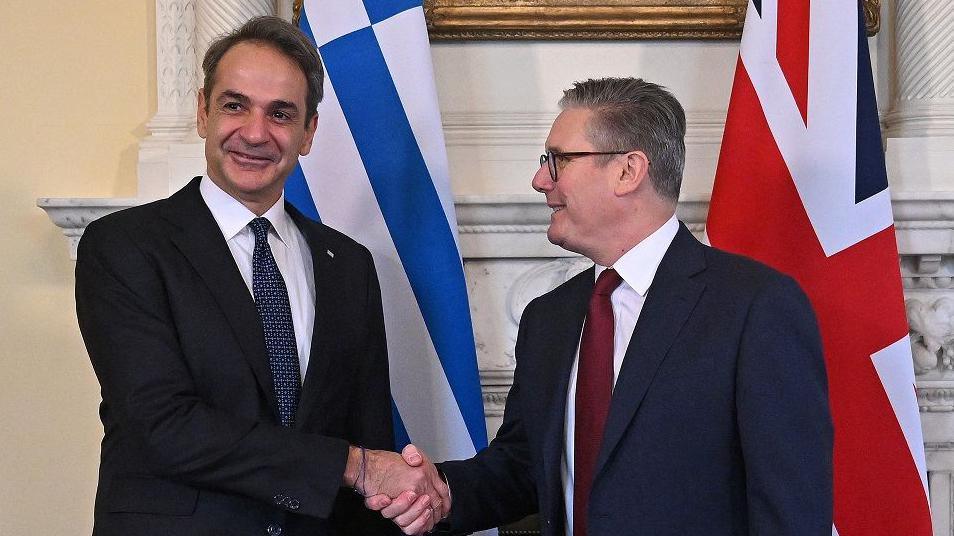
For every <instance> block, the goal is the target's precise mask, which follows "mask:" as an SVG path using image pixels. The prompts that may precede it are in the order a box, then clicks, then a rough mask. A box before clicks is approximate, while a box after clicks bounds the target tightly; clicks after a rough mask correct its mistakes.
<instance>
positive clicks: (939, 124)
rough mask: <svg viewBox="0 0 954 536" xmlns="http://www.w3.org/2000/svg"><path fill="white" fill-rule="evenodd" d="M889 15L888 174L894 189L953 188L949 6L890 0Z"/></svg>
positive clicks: (953, 52)
mask: <svg viewBox="0 0 954 536" xmlns="http://www.w3.org/2000/svg"><path fill="white" fill-rule="evenodd" d="M890 15H891V16H892V18H893V23H894V24H893V26H894V27H893V30H894V31H893V37H894V41H893V43H892V45H893V47H892V48H893V53H892V54H891V59H892V64H893V65H892V69H891V71H892V80H891V86H892V87H891V88H892V96H891V107H890V109H889V111H888V113H887V114H886V115H885V118H884V121H885V127H886V129H885V134H886V137H887V147H886V149H887V152H886V157H887V164H888V176H889V177H891V178H892V180H893V184H892V186H893V188H894V189H895V191H939V190H951V189H954V4H952V3H951V2H949V1H948V0H894V2H892V5H891V9H890Z"/></svg>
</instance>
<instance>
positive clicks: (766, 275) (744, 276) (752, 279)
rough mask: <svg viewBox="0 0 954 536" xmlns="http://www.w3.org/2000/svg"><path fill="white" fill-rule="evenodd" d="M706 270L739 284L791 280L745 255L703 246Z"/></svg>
mask: <svg viewBox="0 0 954 536" xmlns="http://www.w3.org/2000/svg"><path fill="white" fill-rule="evenodd" d="M703 247H704V248H705V255H706V268H707V270H708V271H711V272H712V273H713V274H714V275H719V276H731V279H733V280H736V281H739V282H748V283H759V282H762V283H766V282H769V281H772V280H780V279H787V280H791V279H792V278H791V277H789V276H788V275H786V274H784V273H782V272H780V271H778V270H776V269H775V268H772V267H771V266H769V265H767V264H765V263H763V262H761V261H758V260H755V259H753V258H751V257H747V256H745V255H739V254H737V253H730V252H728V251H725V250H722V249H719V248H715V247H712V246H703Z"/></svg>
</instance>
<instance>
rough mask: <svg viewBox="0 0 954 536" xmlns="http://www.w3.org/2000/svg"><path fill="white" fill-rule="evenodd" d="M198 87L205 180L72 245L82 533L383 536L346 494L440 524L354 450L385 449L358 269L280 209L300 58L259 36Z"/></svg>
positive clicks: (385, 421) (381, 373)
mask: <svg viewBox="0 0 954 536" xmlns="http://www.w3.org/2000/svg"><path fill="white" fill-rule="evenodd" d="M203 70H204V72H205V86H204V88H203V89H202V90H201V91H200V92H199V99H198V109H197V121H198V132H199V134H200V135H201V136H202V137H203V138H205V140H206V144H205V148H206V159H207V164H208V168H207V169H208V172H207V175H206V176H203V177H197V178H196V179H195V180H193V181H192V182H191V183H189V185H188V186H186V187H185V188H183V189H182V190H180V191H179V192H177V193H176V194H174V195H172V196H171V197H169V198H168V199H165V200H162V201H157V202H154V203H149V204H147V205H143V206H140V207H136V208H132V209H129V210H124V211H121V212H119V213H116V214H112V215H110V216H106V217H104V218H102V219H100V220H98V221H95V222H93V223H91V224H90V225H89V227H88V228H87V230H86V233H85V235H84V237H83V239H82V241H81V242H80V246H79V253H78V260H77V266H76V303H77V316H78V318H79V324H80V328H81V330H82V333H83V338H84V340H85V342H86V346H87V349H88V351H89V355H90V359H91V361H92V364H93V367H94V369H95V372H96V375H97V377H98V378H99V381H100V384H101V387H102V397H103V403H102V405H101V408H100V414H101V418H102V421H103V425H104V428H105V437H104V438H103V444H102V456H101V465H100V474H99V486H98V490H97V494H96V506H95V527H94V529H93V530H94V533H96V534H101V535H114V534H115V535H124V536H128V535H136V536H142V535H164V536H165V535H171V534H174V535H211V534H223V535H224V534H228V535H238V534H264V535H271V536H277V535H279V534H284V535H298V534H308V535H322V534H325V535H330V534H384V533H388V532H390V531H393V530H394V527H393V525H391V524H390V523H385V522H384V521H383V520H381V519H380V516H377V515H372V514H371V513H369V512H367V511H366V510H365V509H364V507H363V506H362V505H361V502H360V497H358V495H357V494H355V493H354V492H353V491H352V490H350V489H348V487H353V488H355V489H356V490H359V491H361V492H367V493H385V494H390V495H397V493H398V492H399V491H401V490H405V489H416V490H418V491H419V492H421V493H425V494H426V493H427V492H428V491H430V497H431V498H433V499H434V501H432V502H429V504H428V507H431V508H434V507H436V508H440V507H441V505H440V502H439V501H440V499H439V497H440V494H439V493H437V492H436V490H433V489H432V488H428V487H427V486H426V484H425V478H426V477H427V476H428V474H429V473H426V472H424V471H421V470H420V469H411V468H408V467H407V466H406V465H404V467H401V465H403V461H401V458H400V456H399V455H398V454H395V453H387V452H383V451H371V450H366V449H365V447H367V448H368V449H372V448H373V449H390V448H392V447H393V432H392V425H391V422H392V421H391V403H390V397H389V393H390V391H389V383H388V361H387V347H386V343H385V334H384V325H383V318H382V310H381V295H380V289H379V287H378V281H377V276H376V274H375V270H374V264H373V261H372V258H371V255H370V253H369V252H368V250H367V249H365V248H364V247H362V246H360V245H359V244H357V243H356V242H354V241H353V240H351V239H349V238H348V237H346V236H344V235H343V234H341V233H338V232H336V231H334V230H332V229H330V228H328V227H326V226H324V225H321V224H318V223H316V222H313V221H310V220H308V219H306V218H304V217H303V216H302V215H301V214H300V213H299V212H297V211H296V210H295V209H294V208H292V207H291V206H290V205H286V204H285V203H284V198H283V193H282V192H283V187H284V183H285V180H286V178H287V176H288V174H289V173H290V172H291V170H292V169H293V168H294V167H295V165H296V162H297V158H298V156H299V155H305V154H307V153H308V152H309V150H310V149H311V144H312V139H313V137H314V134H315V129H316V126H317V121H318V119H317V114H316V106H317V104H318V102H319V101H320V99H321V89H322V77H323V71H322V68H321V63H320V60H319V59H318V54H317V51H316V50H315V48H314V45H312V44H311V43H310V42H309V41H308V40H307V38H305V37H304V35H303V34H301V32H300V31H298V29H297V28H295V27H294V26H292V25H290V24H289V23H287V22H285V21H282V20H280V19H277V18H272V17H263V18H259V19H254V20H252V21H250V22H249V23H247V24H246V25H244V26H243V27H242V28H240V29H238V30H236V31H235V32H233V33H232V34H230V35H227V36H225V37H223V38H221V39H219V40H217V41H216V42H214V43H213V44H212V45H211V47H210V48H209V51H208V53H207V54H206V56H205V60H204V62H203ZM356 445H361V447H358V446H356ZM383 460H391V461H394V462H400V463H399V464H390V465H389V466H388V470H387V471H381V470H379V467H380V462H382V461H383ZM412 471H415V472H412ZM445 508H446V506H445ZM438 511H440V510H438Z"/></svg>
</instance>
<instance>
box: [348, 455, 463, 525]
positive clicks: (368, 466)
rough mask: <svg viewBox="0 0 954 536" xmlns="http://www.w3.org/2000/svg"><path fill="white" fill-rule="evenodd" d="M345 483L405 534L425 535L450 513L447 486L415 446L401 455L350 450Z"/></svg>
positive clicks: (371, 507)
mask: <svg viewBox="0 0 954 536" xmlns="http://www.w3.org/2000/svg"><path fill="white" fill-rule="evenodd" d="M344 483H345V484H346V485H348V486H351V487H352V488H354V489H355V490H356V491H357V492H358V493H360V494H361V495H362V496H363V497H364V498H365V499H364V504H365V506H367V507H368V508H370V509H371V510H375V511H378V512H380V513H381V515H382V516H384V517H385V518H387V519H390V520H392V521H394V522H395V523H396V524H397V525H398V527H400V528H401V530H402V531H403V532H404V534H423V533H425V532H427V531H429V530H431V529H433V528H434V525H436V524H437V522H439V521H440V520H442V519H444V518H445V517H447V513H448V512H449V511H450V507H451V498H450V490H449V488H448V487H447V484H446V483H445V482H444V480H443V479H442V478H441V476H440V473H438V471H437V468H436V467H435V466H434V464H433V463H432V462H431V461H430V460H429V459H427V457H426V456H425V455H424V453H423V452H420V451H419V450H418V449H417V447H415V446H414V445H408V446H406V447H404V450H403V451H402V452H401V454H396V453H394V452H388V451H383V450H368V449H363V448H359V447H353V446H352V447H351V448H350V449H349V452H348V465H347V467H346V469H345V475H344Z"/></svg>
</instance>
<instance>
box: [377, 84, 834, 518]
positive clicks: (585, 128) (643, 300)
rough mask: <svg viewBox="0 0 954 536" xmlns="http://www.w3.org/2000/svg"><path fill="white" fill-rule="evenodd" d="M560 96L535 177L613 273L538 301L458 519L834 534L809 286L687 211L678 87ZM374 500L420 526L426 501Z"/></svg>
mask: <svg viewBox="0 0 954 536" xmlns="http://www.w3.org/2000/svg"><path fill="white" fill-rule="evenodd" d="M560 104H561V108H562V109H563V112H562V113H561V114H560V115H559V117H557V119H556V121H555V122H554V124H553V127H552V129H551V130H550V135H549V137H548V138H547V143H546V149H547V152H546V154H545V155H543V156H542V157H541V160H540V164H541V165H540V169H539V170H538V171H537V173H536V175H535V176H534V178H533V187H534V188H535V189H536V190H537V191H539V192H541V193H543V194H544V195H545V196H546V201H547V205H548V206H549V207H551V208H552V209H553V214H552V216H551V220H550V227H549V230H548V233H547V234H548V238H549V239H550V241H551V242H553V243H554V244H558V245H560V246H562V247H564V248H565V249H568V250H570V251H574V252H577V253H581V254H583V255H585V256H586V257H589V258H590V259H592V260H593V261H594V263H595V264H596V266H595V267H594V268H590V269H588V270H586V271H584V272H583V273H581V274H579V275H577V276H576V277H573V278H571V279H570V280H569V281H567V282H566V283H564V284H562V285H560V286H559V287H557V288H556V289H554V290H553V291H551V292H549V293H547V294H545V295H543V296H541V297H539V298H537V299H535V300H533V301H532V302H531V303H530V304H529V305H528V306H527V308H526V310H525V311H524V314H523V317H522V318H521V321H520V329H519V334H518V337H517V344H516V358H517V366H516V371H515V373H514V383H513V387H512V389H511V391H510V395H509V397H508V399H507V407H506V411H505V413H504V419H503V424H502V426H501V428H500V431H499V433H498V434H497V437H496V439H494V440H493V442H492V443H491V444H490V446H488V447H487V448H486V449H485V450H483V451H482V452H480V453H478V454H477V456H476V457H474V458H472V459H470V460H465V461H452V462H446V463H443V464H440V469H441V470H442V471H443V473H444V474H445V475H446V478H447V482H448V484H449V486H450V489H451V492H452V500H453V504H452V505H451V510H450V516H449V519H448V520H447V521H448V528H449V530H451V531H453V532H468V531H472V530H477V529H482V528H487V527H492V526H495V525H498V524H502V523H506V522H509V521H513V520H516V519H519V518H521V517H523V516H526V515H528V514H530V513H534V512H537V513H539V518H540V522H541V529H542V533H543V534H545V535H548V536H557V535H559V536H563V535H574V536H585V535H589V536H595V535H600V536H610V535H620V534H627V535H629V534H640V535H647V536H661V535H680V536H686V535H695V534H698V535H715V534H718V535H749V534H771V535H773V536H782V535H792V536H808V535H819V536H820V535H822V534H825V535H828V534H831V530H832V529H831V527H832V469H831V464H832V428H831V422H830V415H829V409H828V398H827V380H826V374H825V366H824V362H823V358H822V352H821V343H820V340H819V335H818V332H817V327H816V323H815V318H814V315H813V313H812V310H811V307H810V305H809V303H808V301H807V299H806V298H805V296H804V294H803V293H802V291H801V290H800V289H799V287H798V285H797V284H796V283H795V282H794V281H793V280H792V279H791V278H789V277H787V276H784V275H782V274H780V273H778V272H776V271H774V270H772V269H770V268H768V267H766V266H764V265H761V264H759V263H757V262H754V261H752V260H749V259H746V258H743V257H739V256H735V255H730V254H728V253H725V252H722V251H719V250H716V249H713V248H710V247H707V246H704V245H702V244H700V243H699V242H698V241H697V240H696V239H695V238H694V237H693V236H692V234H691V233H690V232H689V231H688V230H687V229H686V227H685V226H684V225H683V224H681V223H680V222H678V221H677V220H676V218H675V208H676V201H677V199H678V196H679V188H680V183H681V178H682V171H683V162H684V154H685V146H684V141H683V140H684V135H685V115H684V113H683V110H682V107H681V106H680V105H679V103H678V101H676V99H675V98H674V97H673V96H672V95H671V94H670V93H669V92H668V91H666V90H665V89H664V88H662V87H660V86H658V85H656V84H651V83H648V82H645V81H643V80H638V79H631V78H630V79H601V80H587V81H585V82H580V83H577V84H575V85H574V87H573V88H571V89H570V90H568V91H566V92H565V95H564V97H563V99H562V100H561V102H560ZM368 504H369V506H371V507H373V508H375V509H380V508H383V510H382V512H383V513H384V515H385V516H386V517H390V518H394V520H395V521H396V522H397V523H398V524H399V525H401V526H402V527H405V532H409V533H413V532H414V531H415V530H417V528H418V527H419V522H418V521H417V518H416V517H415V516H416V515H417V514H418V513H420V511H421V508H420V507H419V506H414V505H411V503H410V501H409V500H408V498H406V497H399V498H398V499H397V500H394V501H386V500H385V501H381V502H380V503H379V502H378V498H374V497H373V498H371V499H369V500H368ZM385 505H386V506H385ZM409 529H410V530H409Z"/></svg>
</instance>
